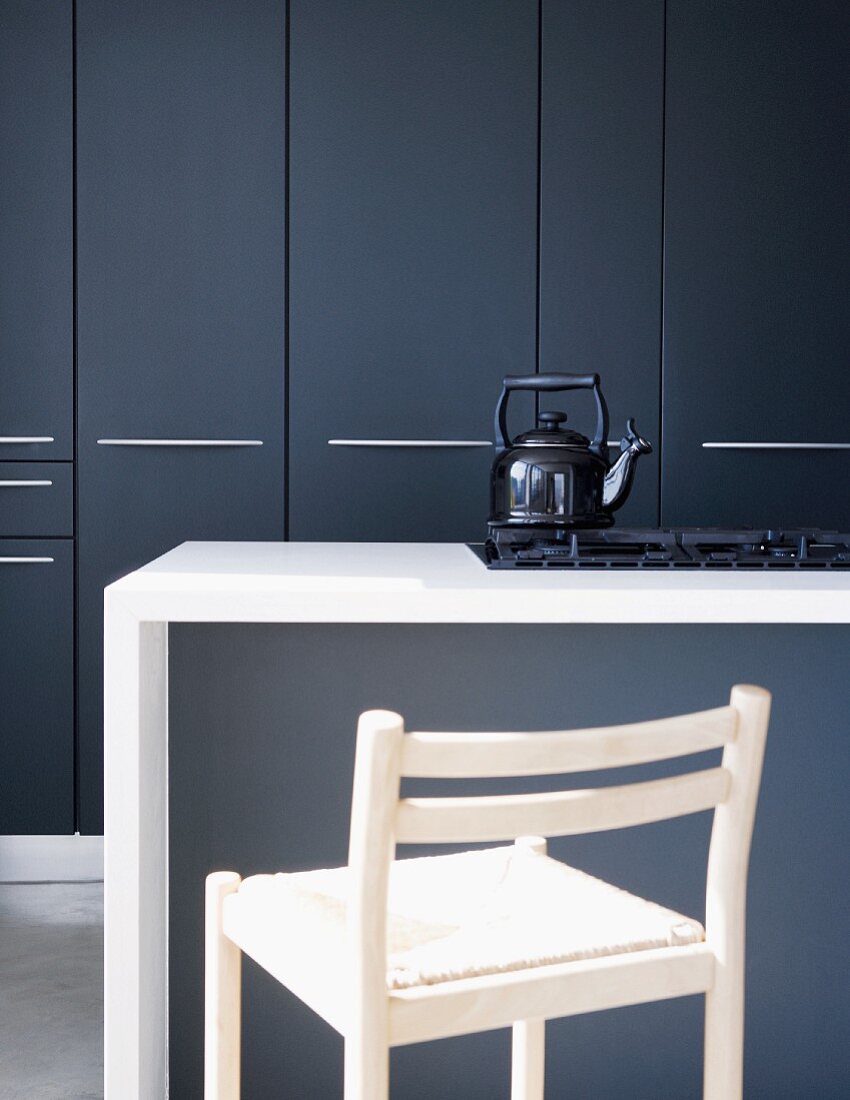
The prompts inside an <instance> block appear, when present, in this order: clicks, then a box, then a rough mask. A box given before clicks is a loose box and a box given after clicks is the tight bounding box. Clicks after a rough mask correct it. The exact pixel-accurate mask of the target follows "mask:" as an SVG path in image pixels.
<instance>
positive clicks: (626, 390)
mask: <svg viewBox="0 0 850 1100" xmlns="http://www.w3.org/2000/svg"><path fill="white" fill-rule="evenodd" d="M542 11H543V27H542V61H541V100H540V104H541V106H540V110H541V121H540V168H541V212H540V232H541V237H540V369H541V370H545V371H561V370H564V371H575V372H578V373H585V372H587V371H597V372H598V373H599V375H600V376H601V378H602V388H603V391H604V393H605V395H606V398H607V400H608V404H609V406H610V410H611V437H612V439H614V440H617V441H619V439H620V437H621V436H622V435H623V434H624V433H625V428H626V419H627V418H628V417H634V418H635V420H636V421H637V427H638V429H639V430H640V432H641V434H642V435H644V436H646V438H647V439H649V440H650V441H651V442H652V444H653V446H654V448H655V453H654V454H653V455H652V456H650V457H647V458H643V459H641V461H640V465H639V466H638V470H637V474H636V477H635V483H634V488H633V489H632V492H631V495H630V498H629V500H628V502H627V503H626V505H625V506H624V507H623V509H622V510H621V511H620V512H619V513H618V516H617V522H618V524H620V525H622V524H625V523H631V524H633V525H636V524H644V525H649V526H654V525H655V524H656V523H657V522H658V488H659V453H660V449H661V448H660V431H659V421H660V412H661V409H660V404H661V402H660V382H661V324H660V320H661V220H662V200H661V192H662V175H663V147H662V130H663V106H664V105H663V95H664V93H663V77H664V3H663V0H644V2H643V3H640V4H635V3H634V2H633V0H606V3H604V4H600V3H599V2H598V0H544V2H543V7H542ZM564 400H569V399H568V398H564ZM585 401H586V402H587V403H586V405H585V404H579V403H578V402H575V401H570V403H569V404H568V405H566V406H565V409H566V411H567V412H568V413H569V414H570V422H571V423H574V424H575V425H576V426H577V427H578V428H579V429H580V430H583V431H586V432H588V434H592V429H593V425H594V423H595V420H594V411H593V408H592V403H591V402H589V401H588V400H587V399H585ZM574 405H575V417H574V416H573V407H574ZM615 453H617V452H612V457H613V456H614V454H615Z"/></svg>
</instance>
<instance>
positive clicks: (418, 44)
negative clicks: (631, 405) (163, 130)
mask: <svg viewBox="0 0 850 1100" xmlns="http://www.w3.org/2000/svg"><path fill="white" fill-rule="evenodd" d="M290 33H291V43H290V45H291V59H292V60H291V64H292V74H291V92H290V96H291V145H290V172H291V177H290V180H291V182H290V225H291V240H290V245H291V248H290V337H291V343H290V437H289V438H290V447H289V451H290V467H289V468H290V520H291V524H290V533H291V537H292V538H295V539H343V540H345V539H356V540H357V539H367V540H368V539H379V540H380V539H404V540H408V539H412V540H432V539H436V540H441V539H442V540H464V539H480V538H481V537H482V535H483V534H484V533H485V532H486V520H487V508H488V479H489V470H490V465H491V462H492V459H493V451H492V448H489V447H466V448H434V447H430V448H421V449H419V448H413V449H411V448H369V447H366V448H364V447H346V446H341V447H333V446H329V445H328V440H329V439H360V440H363V439H366V440H370V439H372V440H374V439H384V440H386V439H392V440H398V439H408V440H409V439H419V440H422V439H426V440H428V439H430V440H466V441H475V440H492V439H493V434H492V432H493V428H492V420H493V408H494V406H495V403H496V399H497V398H498V395H499V389H500V383H501V377H502V375H504V374H506V373H510V372H514V373H525V372H528V373H531V372H533V371H534V369H535V326H536V317H535V279H536V194H537V179H536V155H537V154H536V150H537V4H536V3H535V2H534V0H465V2H464V3H460V4H459V3H457V2H456V0H409V2H406V3H403V4H399V3H397V2H395V0H364V2H360V3H356V4H352V3H348V2H346V0H318V2H316V0H294V2H293V3H292V4H291V28H290ZM523 426H524V425H523Z"/></svg>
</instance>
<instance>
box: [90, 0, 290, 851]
mask: <svg viewBox="0 0 850 1100" xmlns="http://www.w3.org/2000/svg"><path fill="white" fill-rule="evenodd" d="M77 12H78V27H77V42H78V75H77V81H78V122H77V125H78V217H79V222H78V255H79V276H78V278H79V296H78V302H79V306H78V308H79V353H78V354H79V367H78V371H79V396H78V404H79V531H78V537H79V553H80V571H79V572H80V579H79V630H80V654H79V673H80V681H79V716H80V731H79V737H80V791H81V821H82V828H83V831H85V832H96V831H98V830H99V829H100V828H101V786H102V738H101V728H102V727H101V702H102V686H101V685H102V668H101V663H102V607H103V587H104V585H106V584H108V583H110V582H111V581H113V580H114V579H115V578H116V577H118V576H120V575H121V574H123V573H126V572H128V571H129V570H131V569H133V568H135V567H137V566H139V565H141V564H142V563H143V562H144V561H146V560H149V559H150V558H152V557H155V556H156V555H157V554H159V553H162V552H164V551H165V550H168V549H170V548H171V547H172V546H174V545H175V544H177V543H180V542H183V541H185V540H187V539H274V538H283V537H284V533H285V532H284V454H283V423H284V357H285V356H284V352H285V349H284V330H285V316H284V310H285V300H286V299H285V171H284V165H285V135H286V114H285V104H286V42H285V3H284V2H283V0H248V2H245V0H242V2H240V3H235V2H234V3H224V4H214V5H210V4H208V3H205V2H204V0H182V2H181V3H179V4H174V3H171V2H170V0H154V2H152V3H147V4H144V5H140V4H137V3H135V2H132V0H79V3H78V6H77ZM181 440H182V441H186V440H189V441H195V442H194V443H193V444H192V445H190V446H184V445H180V444H179V441H181ZM150 441H155V442H154V444H153V445H151V442H150ZM198 441H201V442H200V443H198ZM234 444H235V445H234Z"/></svg>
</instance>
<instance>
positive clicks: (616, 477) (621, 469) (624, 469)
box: [602, 419, 652, 512]
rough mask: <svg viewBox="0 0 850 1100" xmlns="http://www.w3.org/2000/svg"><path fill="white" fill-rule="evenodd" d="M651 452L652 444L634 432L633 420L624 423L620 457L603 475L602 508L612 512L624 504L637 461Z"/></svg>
mask: <svg viewBox="0 0 850 1100" xmlns="http://www.w3.org/2000/svg"><path fill="white" fill-rule="evenodd" d="M651 451H652V444H651V443H650V442H649V441H648V440H646V439H644V438H643V437H642V436H640V435H638V434H637V432H636V431H635V422H634V420H631V419H630V420H628V421H626V435H625V436H624V437H623V439H622V440H621V441H620V457H619V458H618V459H617V461H616V462H615V463H614V464H613V466H611V468H610V469H609V470H608V473H607V474H606V475H605V484H604V489H603V494H602V506H603V508H605V509H606V510H607V511H609V512H613V511H615V510H616V509H617V508H619V507H620V505H621V504H624V503H625V500H626V497H627V496H628V495H629V492H630V491H631V488H632V481H633V479H634V476H635V466H636V465H637V460H638V458H639V457H640V456H641V455H647V454H649V453H650V452H651Z"/></svg>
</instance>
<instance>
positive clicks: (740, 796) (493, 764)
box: [205, 685, 770, 1100]
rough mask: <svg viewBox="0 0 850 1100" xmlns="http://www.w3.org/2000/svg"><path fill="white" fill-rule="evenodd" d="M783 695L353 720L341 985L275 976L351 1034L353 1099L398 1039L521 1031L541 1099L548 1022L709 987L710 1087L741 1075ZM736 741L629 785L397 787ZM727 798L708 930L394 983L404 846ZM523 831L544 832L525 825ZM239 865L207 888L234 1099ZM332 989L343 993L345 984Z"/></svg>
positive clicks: (521, 1046)
mask: <svg viewBox="0 0 850 1100" xmlns="http://www.w3.org/2000/svg"><path fill="white" fill-rule="evenodd" d="M769 712H770V695H769V693H768V692H767V691H765V690H764V689H762V688H758V687H753V686H750V685H737V686H736V687H734V688H733V689H732V693H731V698H730V703H729V705H728V706H726V707H719V708H716V709H714V710H709V711H702V712H700V713H697V714H689V715H683V716H681V717H676V718H667V719H662V720H659V721H653V722H642V723H637V724H633V725H627V726H615V727H607V728H602V729H591V730H574V731H566V732H554V733H490V734H487V733H483V734H462V733H409V734H405V732H404V723H403V720H402V718H401V717H400V716H399V715H398V714H394V713H392V712H389V711H368V712H367V713H365V714H363V715H361V718H360V723H359V726H358V733H357V754H356V761H355V768H354V791H353V799H352V811H351V829H350V843H349V861H348V867H349V874H350V876H351V880H350V894H349V903H348V910H347V921H348V926H347V934H348V948H349V952H350V961H351V975H350V982H349V984H348V986H347V987H346V990H345V996H342V995H341V994H340V993H339V992H338V991H328V990H324V991H323V990H317V989H315V988H311V986H310V983H309V980H308V978H307V977H305V975H303V974H299V973H296V972H295V971H292V972H288V971H287V972H280V973H275V977H278V978H279V980H281V981H282V982H283V983H284V984H285V985H287V986H288V987H289V988H291V989H292V990H293V991H294V992H295V993H296V994H297V995H299V996H301V997H302V999H303V1000H304V1001H305V1002H306V1003H307V1004H309V1005H310V1006H311V1007H312V1008H314V1009H315V1010H316V1011H317V1012H318V1013H319V1014H320V1015H322V1016H323V1017H324V1018H325V1019H326V1020H327V1021H328V1022H329V1023H330V1024H331V1025H332V1026H334V1027H335V1028H336V1029H337V1030H338V1031H339V1032H340V1033H341V1034H342V1035H343V1036H344V1038H345V1097H346V1100H387V1097H388V1096H389V1050H390V1048H391V1047H393V1046H399V1045H404V1044H406V1043H417V1042H423V1041H425V1040H430V1039H438V1038H444V1037H448V1036H450V1035H461V1034H468V1033H471V1032H476V1031H485V1030H489V1029H493V1028H501V1027H507V1026H512V1028H513V1065H512V1091H511V1096H512V1100H542V1097H543V1077H544V1056H545V1055H544V1022H545V1020H546V1019H550V1018H556V1017H560V1016H569V1015H575V1014H579V1013H584V1012H591V1011H596V1010H598V1009H603V1008H614V1007H621V1006H624V1005H630V1004H639V1003H644V1002H648V1001H654V1000H662V999H666V998H670V997H680V996H686V995H689V994H695V993H704V994H705V1053H704V1093H703V1095H704V1098H705V1100H740V1097H741V1095H742V1088H743V1084H742V1082H743V1032H744V941H745V910H746V882H747V867H748V863H749V852H750V841H751V836H752V829H753V821H754V817H755V808H756V802H757V799H758V789H759V783H760V778H761V768H762V759H763V755H764V747H765V739H766V735H767V726H768V718H769ZM720 747H722V748H723V757H722V761H721V764H720V766H719V767H716V768H708V769H703V770H701V771H696V772H689V773H686V774H684V775H677V776H673V777H669V778H664V779H657V780H650V781H647V782H639V783H632V784H628V785H624V786H615V787H602V788H593V789H587V790H581V791H565V792H564V791H562V792H554V793H545V794H520V795H497V796H486V797H481V796H476V797H461V798H406V799H402V798H400V796H399V791H400V782H401V779H402V777H405V776H407V777H432V778H439V777H443V778H473V777H482V776H490V777H493V776H519V775H544V774H566V773H570V772H581V771H595V770H597V769H602V768H612V767H622V766H625V765H632V764H642V763H648V762H651V761H657V760H664V759H669V758H672V757H679V756H687V755H690V754H693V753H697V752H702V751H705V750H709V749H715V748H720ZM712 808H714V820H713V825H712V832H711V843H710V847H709V856H708V868H707V891H706V914H705V932H706V936H705V941H704V942H700V943H694V944H689V945H686V946H676V947H667V948H659V949H655V950H647V951H637V952H633V953H629V954H622V955H614V956H607V957H602V958H596V959H588V960H583V961H579V962H568V963H562V964H555V965H549V966H542V967H536V968H529V969H526V970H519V971H513V972H509V973H499V974H491V975H486V976H483V977H475V978H467V979H462V980H457V981H450V982H443V983H439V984H436V985H426V986H417V987H414V988H411V989H403V990H396V991H392V992H390V991H388V989H387V984H386V971H387V948H386V940H387V936H386V929H387V890H388V883H389V873H390V867H391V864H392V861H393V859H394V857H395V846H396V845H397V844H422V843H474V842H480V841H504V840H514V841H516V842H517V843H526V844H530V845H531V846H532V847H536V848H538V850H542V851H545V840H544V839H543V837H547V836H566V835H572V834H577V833H582V832H594V831H598V830H602V829H614V828H623V827H626V826H632V825H639V824H645V823H648V822H652V821H659V820H663V819H665V818H671V817H677V816H680V815H682V814H689V813H695V812H698V811H701V810H708V809H712ZM527 834H540V835H539V836H536V835H534V836H528V835H527ZM240 882H241V880H240V877H239V876H238V875H237V874H235V873H233V872H217V873H215V874H213V875H210V876H209V878H208V879H207V893H206V899H207V902H206V914H207V915H206V937H207V939H206V942H207V947H206V1021H205V1024H206V1034H205V1097H206V1100H238V1097H239V1088H240V1086H239V1076H240V1073H239V1057H240V1055H239V1048H240V1030H239V1029H240V962H241V948H240V946H239V945H240V943H242V944H247V943H248V942H249V941H250V934H249V933H250V930H249V929H244V928H242V927H240V921H239V912H238V908H236V907H231V908H232V911H229V909H228V902H227V898H228V897H229V896H230V895H232V894H236V893H238V890H239V886H240ZM334 993H336V995H334Z"/></svg>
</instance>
